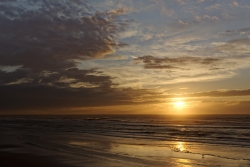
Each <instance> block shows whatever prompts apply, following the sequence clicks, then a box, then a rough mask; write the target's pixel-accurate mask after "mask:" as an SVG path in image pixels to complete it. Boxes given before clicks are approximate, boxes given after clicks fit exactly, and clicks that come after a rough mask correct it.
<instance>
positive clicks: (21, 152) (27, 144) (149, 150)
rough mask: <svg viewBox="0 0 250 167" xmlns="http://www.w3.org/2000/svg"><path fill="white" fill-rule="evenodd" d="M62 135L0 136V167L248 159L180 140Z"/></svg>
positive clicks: (122, 166)
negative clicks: (190, 147) (170, 143)
mask: <svg viewBox="0 0 250 167" xmlns="http://www.w3.org/2000/svg"><path fill="white" fill-rule="evenodd" d="M20 132H21V133H20ZM66 134H67V135H65V133H53V134H52V133H44V132H39V133H38V132H34V131H32V132H31V131H29V132H27V131H24V132H22V131H20V130H19V131H18V132H16V133H14V131H13V130H12V133H11V134H9V133H5V134H4V138H3V137H2V138H1V139H0V167H33V166H34V167H44V166H46V167H52V166H53V167H57V166H58V167H59V166H60V167H100V166H101V167H111V166H112V167H115V166H117V167H127V166H130V167H140V166H142V167H154V166H155V167H160V166H166V167H168V166H169V167H189V166H192V167H195V166H201V165H202V166H213V165H214V164H215V162H216V164H222V165H226V166H237V165H241V166H249V164H250V163H249V161H241V162H239V161H235V160H232V159H225V158H219V157H214V156H210V155H205V156H202V155H201V154H194V153H190V152H188V151H184V150H182V149H185V148H184V146H182V145H181V143H179V144H180V145H179V146H178V145H177V147H176V148H172V149H171V148H170V147H165V146H164V145H162V144H160V143H158V144H157V142H149V141H147V140H145V141H143V140H134V139H124V138H117V137H110V136H100V135H93V134H77V133H66ZM1 136H3V131H2V132H1ZM176 149H177V150H176ZM178 149H179V150H178Z"/></svg>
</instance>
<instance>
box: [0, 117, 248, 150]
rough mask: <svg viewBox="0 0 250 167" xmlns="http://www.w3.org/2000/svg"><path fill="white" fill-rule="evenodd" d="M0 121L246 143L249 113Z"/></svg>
mask: <svg viewBox="0 0 250 167" xmlns="http://www.w3.org/2000/svg"><path fill="white" fill-rule="evenodd" d="M0 125H1V126H2V127H4V126H15V127H20V128H22V127H25V128H27V127H29V128H36V129H37V128H39V129H43V130H51V131H57V132H58V131H60V132H78V133H91V134H100V135H106V136H115V137H122V138H138V139H150V140H159V141H162V140H164V141H173V140H174V141H186V142H187V141H188V142H200V143H212V144H230V145H239V146H247V147H249V146H250V115H190V116H178V115H177V116H168V115H108V116H107V115H99V116H97V115H94V116H86V115H80V116H79V115H78V116H19V117H17V116H15V117H13V116H9V117H6V116H5V117H0Z"/></svg>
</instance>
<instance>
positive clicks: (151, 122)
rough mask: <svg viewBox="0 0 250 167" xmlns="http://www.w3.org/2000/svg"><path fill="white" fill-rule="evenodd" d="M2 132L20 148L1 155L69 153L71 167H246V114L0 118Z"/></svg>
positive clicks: (249, 162)
mask: <svg viewBox="0 0 250 167" xmlns="http://www.w3.org/2000/svg"><path fill="white" fill-rule="evenodd" d="M0 130H1V132H0V135H1V136H2V137H1V138H2V139H0V145H2V146H4V145H9V146H11V145H18V144H19V145H20V147H14V148H13V147H10V148H8V147H7V148H6V147H2V148H1V147H0V151H5V152H19V153H20V152H25V151H26V152H29V153H32V149H33V152H34V149H35V148H36V149H37V150H36V152H39V149H41V148H43V149H45V150H46V149H47V152H50V150H51V149H54V151H55V152H56V151H58V150H59V151H58V152H60V153H61V151H62V152H64V153H65V152H69V153H68V154H69V155H71V156H69V155H60V156H62V157H63V156H65V157H67V158H68V159H71V160H67V161H65V162H64V161H63V163H65V164H68V165H71V166H88V165H89V166H91V165H92V166H98V163H97V161H94V160H93V162H92V161H91V159H93V157H99V158H98V159H99V161H100V162H99V165H100V164H102V165H101V166H123V165H124V166H127V165H128V164H127V163H129V166H140V165H141V166H143V165H144V166H147V165H148V166H162V165H163V166H171V165H172V166H250V115H76V116H2V117H0ZM4 136H5V137H6V139H7V138H9V139H11V140H12V141H14V142H10V141H11V140H9V141H8V140H6V139H3V137H4ZM13 138H15V139H13ZM18 140H20V141H18ZM31 147H32V149H31ZM48 148H50V149H48ZM40 152H41V151H40ZM43 152H44V150H43ZM45 152H46V151H45ZM55 154H57V153H53V155H54V157H60V156H59V155H57V156H55ZM75 154H76V155H77V156H78V158H74V156H73V158H72V155H75ZM86 154H88V155H89V156H90V157H89V158H86V156H85V158H84V159H81V158H79V157H81V155H86ZM39 155H42V153H40V154H39ZM77 156H75V157H77ZM52 157H53V156H52ZM67 158H66V159H67ZM94 159H96V158H94ZM112 159H113V160H112ZM90 161H91V163H90ZM104 162H109V163H106V164H105V163H104ZM95 163H96V164H95ZM112 163H114V164H112Z"/></svg>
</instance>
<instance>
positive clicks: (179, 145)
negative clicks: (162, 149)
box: [173, 142, 186, 152]
mask: <svg viewBox="0 0 250 167" xmlns="http://www.w3.org/2000/svg"><path fill="white" fill-rule="evenodd" d="M185 150H186V149H185V146H184V143H183V142H177V143H176V145H175V146H174V148H173V151H176V152H183V151H185Z"/></svg>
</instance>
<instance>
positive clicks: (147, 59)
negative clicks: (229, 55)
mask: <svg viewBox="0 0 250 167" xmlns="http://www.w3.org/2000/svg"><path fill="white" fill-rule="evenodd" d="M135 60H136V61H142V62H143V63H144V68H146V69H173V68H181V67H182V66H186V65H192V64H201V65H212V64H214V63H216V62H218V61H220V59H217V58H201V57H179V58H169V57H163V58H158V57H154V56H150V55H147V56H142V57H138V58H136V59H135Z"/></svg>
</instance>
